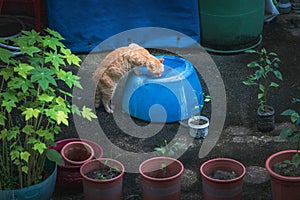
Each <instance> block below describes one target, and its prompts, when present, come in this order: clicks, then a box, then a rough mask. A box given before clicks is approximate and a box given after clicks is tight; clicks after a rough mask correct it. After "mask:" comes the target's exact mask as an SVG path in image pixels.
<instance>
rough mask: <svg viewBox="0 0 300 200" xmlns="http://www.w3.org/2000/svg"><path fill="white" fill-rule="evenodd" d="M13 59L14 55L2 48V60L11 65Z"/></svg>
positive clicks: (0, 57) (0, 55)
mask: <svg viewBox="0 0 300 200" xmlns="http://www.w3.org/2000/svg"><path fill="white" fill-rule="evenodd" d="M11 57H13V54H12V53H11V52H10V51H9V50H7V49H3V48H0V60H1V61H3V62H5V63H10V59H11Z"/></svg>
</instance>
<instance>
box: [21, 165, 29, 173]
mask: <svg viewBox="0 0 300 200" xmlns="http://www.w3.org/2000/svg"><path fill="white" fill-rule="evenodd" d="M28 169H29V168H28V166H22V167H21V170H22V172H24V173H25V174H28Z"/></svg>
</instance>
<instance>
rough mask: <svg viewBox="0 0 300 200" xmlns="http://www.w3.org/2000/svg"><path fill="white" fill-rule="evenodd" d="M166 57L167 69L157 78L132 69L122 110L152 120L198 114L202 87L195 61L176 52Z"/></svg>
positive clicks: (166, 120)
mask: <svg viewBox="0 0 300 200" xmlns="http://www.w3.org/2000/svg"><path fill="white" fill-rule="evenodd" d="M157 57H163V58H164V61H163V64H164V67H165V70H164V73H163V74H162V76H161V77H159V78H156V77H154V76H153V75H152V74H150V73H149V72H148V71H147V70H145V68H141V69H140V70H141V71H142V72H143V73H144V75H140V76H138V75H136V74H135V73H133V72H130V73H129V75H128V78H127V80H126V83H125V89H124V94H123V99H122V108H123V110H124V111H125V112H126V113H128V114H129V115H131V116H132V117H135V118H138V119H142V120H145V121H149V122H176V121H180V120H184V119H188V118H189V117H191V116H192V115H195V114H197V113H198V112H199V111H200V109H201V107H200V108H195V106H197V105H203V95H202V93H203V92H202V87H201V84H200V81H199V78H198V75H197V73H196V71H195V69H194V67H193V65H192V64H191V63H190V62H189V61H187V60H185V59H183V58H180V57H177V56H157Z"/></svg>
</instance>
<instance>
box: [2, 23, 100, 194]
mask: <svg viewBox="0 0 300 200" xmlns="http://www.w3.org/2000/svg"><path fill="white" fill-rule="evenodd" d="M45 33H47V34H46V35H41V34H40V33H38V32H36V31H34V30H32V31H23V32H22V34H21V35H20V36H18V37H17V38H14V39H11V41H10V42H11V43H12V44H13V45H14V46H18V47H19V48H20V50H21V52H22V56H20V57H15V56H13V54H12V53H11V52H10V51H8V50H6V49H3V48H0V61H1V62H2V63H3V64H4V65H5V67H3V68H0V81H1V86H0V87H1V88H0V91H1V92H0V105H1V107H0V126H1V132H0V142H1V143H0V147H1V148H0V152H1V153H0V162H1V165H2V167H1V168H0V174H1V177H3V178H1V179H0V198H1V199H3V198H4V199H14V198H21V197H23V198H25V197H26V198H28V199H49V198H50V197H51V193H52V192H53V189H54V184H55V178H56V176H55V175H53V174H52V173H56V165H55V164H54V165H53V163H52V164H51V163H50V164H49V166H52V168H49V169H48V171H47V172H46V171H45V169H46V168H47V166H48V164H47V163H48V161H47V160H50V161H58V160H61V157H60V154H59V153H58V152H57V151H55V150H53V149H49V148H48V147H49V146H50V145H53V144H54V139H55V135H57V134H59V133H60V132H61V128H60V126H61V125H65V126H68V125H69V115H70V114H72V113H75V114H78V115H80V116H82V117H84V118H86V119H89V120H91V119H92V118H95V117H96V116H95V115H94V114H93V113H92V112H91V109H90V108H87V107H85V106H84V107H83V108H82V109H79V108H78V107H77V106H76V105H71V104H70V103H69V101H68V98H70V97H72V95H71V93H69V92H68V90H71V88H72V87H79V88H81V85H80V82H79V77H78V76H76V75H73V73H72V72H71V71H68V72H67V71H65V69H64V66H65V65H67V64H68V65H72V64H74V65H76V66H79V62H80V59H79V58H78V57H77V56H75V55H73V54H72V53H71V51H70V50H68V49H66V48H65V46H64V45H63V44H62V43H61V42H60V41H61V40H62V39H63V38H62V37H61V35H60V34H59V33H57V32H55V31H53V30H50V29H45ZM58 84H62V85H63V87H62V88H65V89H60V88H58ZM46 170H47V169H46ZM49 175H50V176H49ZM48 176H49V177H54V181H53V180H52V181H51V182H52V183H53V184H52V185H51V184H48V185H43V186H41V188H40V187H38V185H39V184H40V183H43V182H44V181H46V180H47V177H48ZM46 186H53V187H52V188H48V187H46ZM30 187H34V189H32V191H31V192H28V190H29V188H30ZM24 190H25V193H26V194H25V193H23V191H24ZM28 195H29V196H28Z"/></svg>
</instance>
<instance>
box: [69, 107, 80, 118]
mask: <svg viewBox="0 0 300 200" xmlns="http://www.w3.org/2000/svg"><path fill="white" fill-rule="evenodd" d="M71 110H72V113H73V114H76V115H78V116H81V112H80V110H79V108H78V106H76V105H72V107H71Z"/></svg>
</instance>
